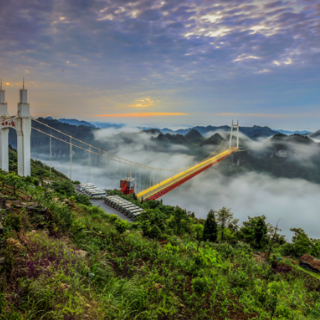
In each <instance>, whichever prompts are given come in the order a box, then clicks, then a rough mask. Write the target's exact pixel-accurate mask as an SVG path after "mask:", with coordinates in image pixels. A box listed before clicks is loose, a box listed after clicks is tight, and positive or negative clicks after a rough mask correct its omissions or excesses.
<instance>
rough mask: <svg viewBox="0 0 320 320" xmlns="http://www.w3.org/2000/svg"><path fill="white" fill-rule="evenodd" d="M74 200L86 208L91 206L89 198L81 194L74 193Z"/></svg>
mask: <svg viewBox="0 0 320 320" xmlns="http://www.w3.org/2000/svg"><path fill="white" fill-rule="evenodd" d="M75 199H76V202H77V203H81V204H84V205H86V206H91V202H90V198H89V197H88V196H86V195H85V194H82V193H76V194H75Z"/></svg>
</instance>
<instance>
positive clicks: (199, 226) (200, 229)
mask: <svg viewBox="0 0 320 320" xmlns="http://www.w3.org/2000/svg"><path fill="white" fill-rule="evenodd" d="M193 231H194V232H195V234H196V239H197V240H198V241H199V242H198V248H197V251H198V250H199V246H200V243H201V240H202V239H203V225H202V224H200V223H197V224H196V225H195V226H194V227H193Z"/></svg>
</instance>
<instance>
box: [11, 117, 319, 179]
mask: <svg viewBox="0 0 320 320" xmlns="http://www.w3.org/2000/svg"><path fill="white" fill-rule="evenodd" d="M38 120H39V121H41V122H44V123H45V124H47V125H49V126H51V127H54V128H56V129H58V130H60V131H62V132H65V133H67V134H70V135H71V136H73V137H74V138H77V139H80V140H83V141H86V142H88V143H90V144H93V145H95V146H96V147H99V148H101V149H104V150H108V151H110V152H112V151H114V152H115V153H116V152H117V151H116V150H118V148H119V147H121V148H126V146H128V147H129V146H130V145H132V144H136V143H137V144H141V148H142V149H141V150H143V148H145V149H146V150H147V148H148V150H149V151H154V152H155V154H156V153H157V152H166V153H168V154H170V153H171V154H172V153H174V152H176V153H177V152H178V153H179V154H186V155H189V156H192V157H194V159H195V161H201V160H203V159H205V158H206V157H207V156H208V155H209V154H210V153H211V152H213V150H214V149H216V147H217V146H218V145H219V144H220V143H221V142H222V141H223V140H224V139H225V141H226V143H227V141H228V140H229V136H228V135H229V134H228V129H230V127H228V126H221V127H213V126H208V127H198V128H200V129H199V130H201V131H202V132H204V133H206V136H207V137H205V136H204V135H203V134H202V133H201V132H200V131H198V130H196V129H195V128H191V129H187V130H186V131H181V130H177V131H174V133H168V132H167V133H163V132H161V130H159V129H155V128H154V129H147V130H143V131H140V132H134V133H132V132H119V133H117V134H115V135H113V136H111V137H110V138H109V139H106V140H103V139H95V136H96V133H97V132H98V131H99V130H100V129H99V128H97V127H94V126H86V125H83V124H80V121H79V122H76V123H77V124H78V125H72V124H68V123H64V122H62V121H58V120H55V119H52V118H51V119H50V118H46V119H45V118H39V119H38ZM32 126H33V127H35V128H39V129H41V130H42V131H45V132H47V133H49V134H53V135H55V136H58V137H59V138H61V139H62V140H65V141H66V142H67V143H66V144H64V143H62V142H61V141H57V140H55V139H52V141H51V142H52V143H51V147H52V159H60V158H62V159H68V157H69V153H70V147H69V145H68V142H69V138H66V137H65V136H63V135H61V134H60V133H58V132H55V131H53V130H51V129H49V128H47V127H45V126H42V125H40V124H38V123H37V122H35V121H33V122H32ZM240 131H241V132H243V133H245V135H246V136H241V137H240V139H239V143H240V147H241V151H242V152H237V153H235V154H233V156H232V157H229V158H228V159H226V161H223V163H221V164H219V170H221V172H222V173H224V174H225V175H227V176H232V175H236V174H239V173H241V172H245V171H255V172H260V173H267V174H270V175H272V176H275V177H286V178H301V179H305V180H308V181H311V182H315V183H320V143H316V142H314V141H313V140H312V139H311V138H313V137H315V136H316V137H317V136H320V131H317V132H315V133H313V134H311V135H310V137H311V138H310V137H308V136H305V135H301V134H294V135H290V136H288V135H285V134H283V133H279V132H276V131H274V130H272V129H270V128H268V127H260V126H253V127H241V128H240ZM177 132H184V133H185V134H179V133H177ZM142 133H144V134H146V133H147V134H149V137H148V136H147V137H146V136H142V135H141V134H142ZM210 133H212V134H210ZM258 138H260V139H258ZM261 138H265V139H261ZM146 139H147V140H148V139H150V140H151V141H152V142H153V143H152V144H150V143H145V144H144V143H143V141H146ZM16 141H17V138H16V132H15V131H14V130H10V132H9V143H10V144H11V145H12V147H14V148H16ZM72 142H73V143H76V144H77V143H78V142H77V141H76V140H73V141H72ZM49 145H50V138H49V137H48V136H46V135H44V134H42V133H40V132H38V131H36V130H32V134H31V147H32V153H33V155H35V154H36V153H41V154H48V152H49ZM177 145H181V147H180V146H179V147H178V148H177V147H176V146H177ZM174 150H176V151H174ZM73 152H74V159H79V161H80V159H86V157H87V155H86V152H85V151H83V150H79V149H77V148H73Z"/></svg>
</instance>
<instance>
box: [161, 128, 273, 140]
mask: <svg viewBox="0 0 320 320" xmlns="http://www.w3.org/2000/svg"><path fill="white" fill-rule="evenodd" d="M159 130H160V131H161V132H162V133H164V134H165V133H170V134H182V135H186V134H187V133H188V132H189V131H191V130H197V131H198V132H200V133H201V134H202V135H204V136H205V135H207V134H208V133H213V132H215V131H223V132H228V131H230V127H229V126H220V127H216V126H207V127H203V126H196V127H193V128H188V129H179V130H176V131H173V130H171V129H168V128H164V129H159ZM239 131H240V132H241V133H243V134H245V135H246V136H248V137H249V138H251V139H257V138H260V137H262V138H267V137H270V136H272V135H274V134H276V133H277V131H274V130H272V129H270V128H269V127H260V126H253V127H241V126H240V128H239Z"/></svg>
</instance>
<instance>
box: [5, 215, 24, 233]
mask: <svg viewBox="0 0 320 320" xmlns="http://www.w3.org/2000/svg"><path fill="white" fill-rule="evenodd" d="M3 225H4V226H5V227H7V228H10V229H13V230H15V231H16V232H20V230H21V216H19V215H17V214H16V213H10V214H8V215H7V216H6V217H5V219H4V221H3Z"/></svg>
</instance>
